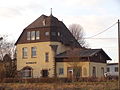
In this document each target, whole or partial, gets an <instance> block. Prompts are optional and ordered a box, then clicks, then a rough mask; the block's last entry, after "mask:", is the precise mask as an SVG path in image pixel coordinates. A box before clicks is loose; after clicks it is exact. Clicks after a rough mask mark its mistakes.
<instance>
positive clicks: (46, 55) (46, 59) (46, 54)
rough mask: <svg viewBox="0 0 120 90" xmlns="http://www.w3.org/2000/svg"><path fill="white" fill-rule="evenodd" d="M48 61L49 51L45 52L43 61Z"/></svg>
mask: <svg viewBox="0 0 120 90" xmlns="http://www.w3.org/2000/svg"><path fill="white" fill-rule="evenodd" d="M48 61H49V53H45V62H48Z"/></svg>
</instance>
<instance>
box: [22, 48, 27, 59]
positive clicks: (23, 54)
mask: <svg viewBox="0 0 120 90" xmlns="http://www.w3.org/2000/svg"><path fill="white" fill-rule="evenodd" d="M22 57H23V58H27V48H26V47H24V48H22Z"/></svg>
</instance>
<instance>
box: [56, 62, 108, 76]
mask: <svg viewBox="0 0 120 90" xmlns="http://www.w3.org/2000/svg"><path fill="white" fill-rule="evenodd" d="M71 63H72V62H58V63H57V76H58V77H61V78H62V77H67V76H68V71H67V68H68V67H72V66H73V65H72V64H71ZM73 64H75V63H73ZM76 64H77V66H78V67H81V74H82V75H81V77H92V76H93V75H92V73H93V72H92V71H93V67H96V77H103V75H104V73H102V72H101V68H104V72H106V64H105V63H95V62H77V63H76ZM59 68H64V73H63V74H62V75H59Z"/></svg>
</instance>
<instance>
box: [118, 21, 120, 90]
mask: <svg viewBox="0 0 120 90" xmlns="http://www.w3.org/2000/svg"><path fill="white" fill-rule="evenodd" d="M118 61H119V77H118V79H119V80H118V89H119V90H120V22H119V19H118Z"/></svg>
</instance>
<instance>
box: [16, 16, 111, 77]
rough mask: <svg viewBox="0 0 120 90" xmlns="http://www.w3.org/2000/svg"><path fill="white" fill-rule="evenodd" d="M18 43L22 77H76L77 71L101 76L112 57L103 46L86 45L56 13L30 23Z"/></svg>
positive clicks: (18, 63)
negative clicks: (90, 46) (91, 46)
mask: <svg viewBox="0 0 120 90" xmlns="http://www.w3.org/2000/svg"><path fill="white" fill-rule="evenodd" d="M73 46H74V48H73ZM16 47H17V70H18V72H19V75H20V76H22V77H34V78H39V77H61V78H62V77H72V76H73V75H74V74H75V71H77V72H76V75H77V76H78V77H91V76H96V77H101V76H103V75H104V72H106V60H111V58H110V57H109V56H108V55H107V54H106V53H105V52H104V51H103V50H102V49H85V48H82V47H81V45H80V44H79V43H78V42H77V40H76V39H75V38H74V37H73V35H72V34H71V33H70V31H69V30H68V28H67V27H66V26H65V24H64V23H63V22H62V21H59V20H58V19H57V18H56V17H54V16H53V15H52V14H51V15H50V16H46V15H41V16H40V17H39V18H38V19H36V20H35V21H34V22H33V23H31V24H30V25H28V26H27V27H26V28H25V29H24V30H23V32H22V33H21V35H20V37H19V38H18V40H17V42H16ZM75 67H76V68H77V69H75Z"/></svg>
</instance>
